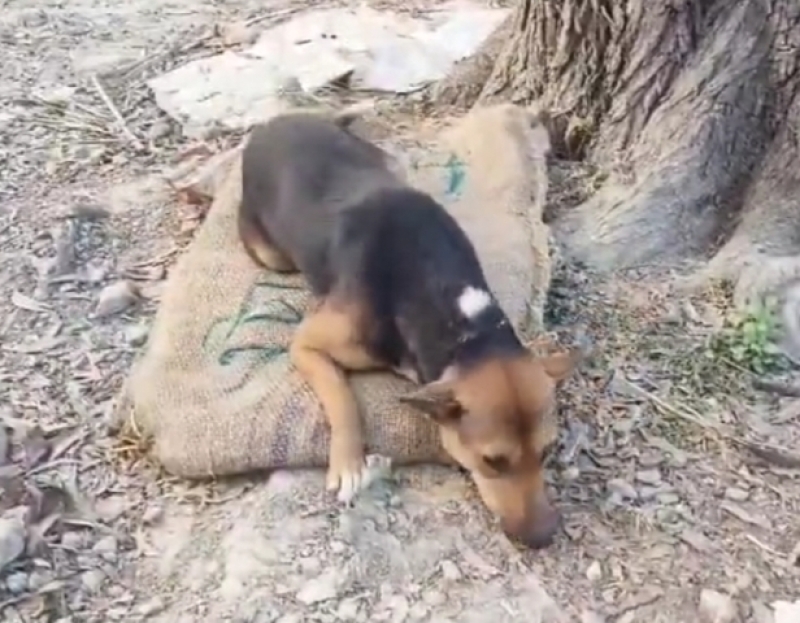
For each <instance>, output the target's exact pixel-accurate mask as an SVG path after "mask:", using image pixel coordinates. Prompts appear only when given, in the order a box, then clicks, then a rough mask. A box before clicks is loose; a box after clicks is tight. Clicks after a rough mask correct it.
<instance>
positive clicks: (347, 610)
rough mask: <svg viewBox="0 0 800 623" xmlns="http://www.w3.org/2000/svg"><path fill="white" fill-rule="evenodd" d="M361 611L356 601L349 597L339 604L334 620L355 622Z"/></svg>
mask: <svg viewBox="0 0 800 623" xmlns="http://www.w3.org/2000/svg"><path fill="white" fill-rule="evenodd" d="M360 609H361V604H360V603H359V601H358V599H355V598H353V597H349V598H348V599H345V600H344V601H342V603H340V604H339V607H338V608H337V609H336V618H337V620H341V621H355V620H357V619H358V613H359V610H360Z"/></svg>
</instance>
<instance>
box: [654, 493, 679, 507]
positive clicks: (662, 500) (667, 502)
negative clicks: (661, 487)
mask: <svg viewBox="0 0 800 623" xmlns="http://www.w3.org/2000/svg"><path fill="white" fill-rule="evenodd" d="M656 499H657V500H658V502H659V504H663V505H664V506H671V505H672V504H677V503H678V502H680V501H681V498H680V496H679V495H678V494H677V493H672V492H669V491H668V492H666V493H659V494H658V495H657V496H656Z"/></svg>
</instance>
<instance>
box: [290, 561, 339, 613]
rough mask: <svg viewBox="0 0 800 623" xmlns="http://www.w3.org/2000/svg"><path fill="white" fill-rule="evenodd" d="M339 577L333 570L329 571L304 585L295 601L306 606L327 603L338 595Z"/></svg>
mask: <svg viewBox="0 0 800 623" xmlns="http://www.w3.org/2000/svg"><path fill="white" fill-rule="evenodd" d="M338 584H339V576H338V574H337V573H336V571H335V570H329V571H326V572H325V573H323V574H322V575H319V576H317V577H316V578H313V579H312V580H309V581H308V582H306V583H305V585H304V586H303V588H301V589H300V590H299V591H298V592H297V595H296V598H297V601H299V602H300V603H302V604H305V605H307V606H309V605H311V604H316V603H319V602H321V601H328V600H329V599H333V598H335V597H336V596H337V595H338V594H339V587H338Z"/></svg>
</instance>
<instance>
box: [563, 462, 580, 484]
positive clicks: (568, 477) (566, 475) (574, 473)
mask: <svg viewBox="0 0 800 623" xmlns="http://www.w3.org/2000/svg"><path fill="white" fill-rule="evenodd" d="M580 475H581V470H580V469H579V468H578V467H577V466H575V465H570V466H569V467H568V468H567V469H565V470H564V471H563V472H562V474H561V476H562V478H563V479H564V481H565V482H574V481H576V480H578V478H580Z"/></svg>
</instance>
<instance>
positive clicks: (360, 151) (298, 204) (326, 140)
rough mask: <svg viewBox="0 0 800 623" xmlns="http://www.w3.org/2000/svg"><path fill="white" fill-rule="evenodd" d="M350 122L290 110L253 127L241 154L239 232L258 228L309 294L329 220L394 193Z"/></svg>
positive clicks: (371, 148)
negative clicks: (287, 261) (387, 191)
mask: <svg viewBox="0 0 800 623" xmlns="http://www.w3.org/2000/svg"><path fill="white" fill-rule="evenodd" d="M349 121H350V120H349V119H347V118H344V119H341V120H338V121H337V120H329V119H325V118H323V117H320V116H315V115H312V114H304V113H295V114H288V115H282V116H280V117H276V118H274V119H272V120H271V121H269V122H267V123H266V124H263V125H260V126H257V127H256V128H255V129H254V130H253V134H252V136H251V139H250V141H249V142H248V144H247V146H246V147H245V150H244V155H243V165H242V167H243V168H242V177H243V189H242V190H243V193H242V209H241V211H240V231H241V233H242V235H243V237H245V239H246V235H245V234H246V230H248V229H249V230H253V229H255V230H257V231H258V233H259V234H260V235H261V236H262V237H264V238H266V239H268V240H269V241H270V242H271V244H272V245H273V246H274V247H276V248H277V249H278V250H279V251H282V252H283V253H284V254H286V255H287V256H288V257H289V258H290V259H291V260H292V262H293V263H294V264H295V266H296V268H298V269H299V270H300V271H302V272H303V273H304V274H305V275H306V277H307V279H308V280H309V282H310V285H311V287H312V289H313V290H315V291H319V290H324V289H327V288H326V287H325V285H326V284H323V283H321V282H320V281H321V280H323V275H322V273H323V272H325V271H324V270H323V268H324V266H325V264H326V263H327V258H325V257H323V255H324V252H325V250H326V249H327V247H328V244H329V238H330V235H331V229H332V227H333V221H334V219H335V216H336V215H337V214H338V213H340V212H341V211H342V210H343V209H346V208H349V207H351V206H354V205H357V204H359V203H361V202H362V201H363V200H364V199H365V198H366V197H367V196H369V195H371V194H373V193H374V192H376V191H377V190H379V189H383V188H396V187H400V186H402V182H401V181H400V180H399V178H398V177H397V176H395V175H394V174H393V173H392V172H391V170H390V168H389V166H388V161H387V158H388V156H387V154H386V153H385V152H383V151H382V150H381V149H380V148H378V147H377V146H375V145H373V144H372V143H369V142H367V141H365V140H363V139H361V138H359V137H358V136H356V135H355V134H353V133H352V132H350V131H349V130H348V129H347V125H348V123H349Z"/></svg>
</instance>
